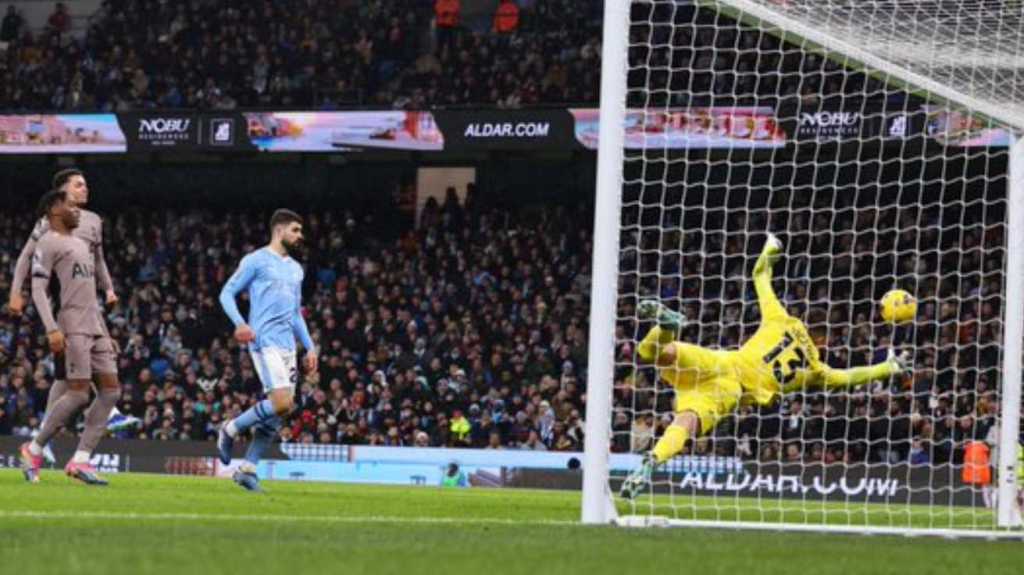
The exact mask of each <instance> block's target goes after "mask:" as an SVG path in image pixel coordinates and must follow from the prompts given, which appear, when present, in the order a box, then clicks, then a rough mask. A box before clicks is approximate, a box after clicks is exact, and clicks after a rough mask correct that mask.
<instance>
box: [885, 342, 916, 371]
mask: <svg viewBox="0 0 1024 575" xmlns="http://www.w3.org/2000/svg"><path fill="white" fill-rule="evenodd" d="M886 361H888V362H889V363H890V364H892V367H893V371H894V372H896V373H899V374H901V375H910V374H911V373H913V372H914V360H913V359H912V358H911V357H910V352H909V351H906V350H904V351H902V352H900V353H896V350H894V349H892V348H889V353H888V357H886Z"/></svg>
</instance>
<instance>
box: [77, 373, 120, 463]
mask: <svg viewBox="0 0 1024 575" xmlns="http://www.w3.org/2000/svg"><path fill="white" fill-rule="evenodd" d="M120 397H121V389H120V387H101V388H100V389H99V390H98V393H97V394H96V399H94V400H93V402H92V405H90V406H89V410H88V411H86V412H85V431H84V432H83V433H82V438H81V439H79V440H78V451H86V452H88V453H92V452H93V450H95V449H96V445H98V444H99V442H100V438H102V437H103V434H104V432H106V431H107V419H108V418H109V417H110V410H111V409H114V404H116V403H117V400H118V398H120Z"/></svg>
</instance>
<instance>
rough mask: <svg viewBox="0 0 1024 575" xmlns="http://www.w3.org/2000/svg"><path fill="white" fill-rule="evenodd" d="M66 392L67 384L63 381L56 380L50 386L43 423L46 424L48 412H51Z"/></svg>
mask: <svg viewBox="0 0 1024 575" xmlns="http://www.w3.org/2000/svg"><path fill="white" fill-rule="evenodd" d="M67 391H68V382H66V381H64V380H63V379H58V380H56V381H54V382H53V385H51V386H50V394H49V395H47V396H46V412H45V413H43V422H44V423H45V422H46V418H47V417H49V416H50V412H51V411H53V406H54V404H56V403H57V400H58V399H60V398H61V396H63V395H64V394H65V393H67Z"/></svg>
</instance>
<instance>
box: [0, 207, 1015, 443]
mask: <svg viewBox="0 0 1024 575" xmlns="http://www.w3.org/2000/svg"><path fill="white" fill-rule="evenodd" d="M778 199H779V201H782V202H783V203H785V202H786V201H788V200H786V198H785V195H783V194H780V195H779V198H778ZM897 212H898V215H897ZM765 213H767V211H766V210H752V211H751V212H750V214H749V215H748V214H747V213H744V212H735V213H732V214H731V215H730V216H729V217H728V218H725V219H723V220H722V225H721V227H720V229H718V231H711V232H706V233H700V232H696V231H694V232H690V233H687V234H685V237H684V238H682V239H681V238H680V237H679V236H675V235H674V233H673V232H667V233H663V232H655V233H649V232H645V234H646V236H647V237H633V236H629V235H628V234H627V237H626V238H625V239H624V241H623V245H624V246H625V247H626V248H627V249H626V251H624V252H623V253H624V257H623V262H624V264H623V266H624V267H623V269H624V270H625V272H626V273H624V276H623V278H624V279H623V281H624V283H623V286H622V288H623V291H622V293H623V296H624V297H623V298H622V305H621V307H620V310H619V317H620V318H621V319H620V322H619V327H618V331H617V333H616V338H617V341H618V344H617V345H618V347H617V362H618V364H619V368H618V371H617V374H616V402H615V405H616V408H617V410H616V414H615V417H614V421H613V429H614V431H615V435H614V442H613V444H614V449H615V450H616V451H619V452H624V451H629V450H634V451H642V450H643V449H644V448H646V447H647V446H648V445H649V444H650V441H651V440H652V438H653V437H657V436H658V434H660V432H661V430H662V429H663V427H664V426H665V425H666V424H667V422H668V421H669V420H670V415H668V414H670V413H671V409H670V402H671V390H670V389H669V388H667V387H666V386H664V385H655V383H654V382H653V371H652V370H651V369H649V368H641V369H639V370H637V371H634V369H633V366H634V350H633V345H634V344H635V339H634V337H635V335H636V334H637V333H639V332H638V331H637V330H638V328H639V327H642V326H638V325H637V324H636V323H635V322H634V321H632V320H631V319H630V318H632V317H635V315H634V312H633V305H634V304H635V298H634V295H635V294H637V293H642V294H653V293H657V294H659V295H660V296H661V297H662V298H663V300H664V301H666V302H669V303H670V304H672V305H679V306H681V307H682V309H684V310H685V311H686V312H687V315H688V316H689V317H690V318H692V322H691V323H690V324H689V327H687V328H686V330H685V332H684V333H683V335H682V339H684V340H685V341H691V342H699V343H702V344H705V345H711V346H717V345H722V346H735V345H738V344H740V343H741V342H742V341H743V340H744V339H745V338H746V337H749V335H750V334H751V333H752V331H753V329H756V326H757V320H758V312H757V306H756V298H755V297H754V294H753V291H752V287H751V286H750V285H747V284H748V282H745V279H744V278H745V276H744V266H747V265H750V262H752V261H753V259H752V258H753V255H752V254H755V253H756V250H757V249H759V247H760V243H759V242H760V241H761V240H760V238H761V235H760V232H753V231H754V230H763V229H766V228H765V226H767V225H768V222H767V221H766V220H765ZM836 213H837V214H847V216H846V217H840V218H837V219H836V222H835V223H832V224H831V225H832V226H834V229H835V230H836V233H835V235H834V236H833V235H829V234H811V233H810V231H811V230H812V229H819V227H820V226H821V225H828V224H827V222H823V221H820V222H819V221H816V219H819V218H821V217H824V214H819V215H817V216H815V217H814V218H812V217H810V216H808V212H806V211H800V210H796V211H795V212H794V214H795V215H794V216H793V217H792V218H791V219H790V220H789V221H788V223H785V222H784V228H783V229H785V230H787V231H788V233H787V234H786V237H787V238H788V242H789V247H788V253H790V254H791V256H790V257H789V258H787V267H786V268H785V269H786V271H785V272H782V271H781V268H780V271H779V273H778V275H779V276H781V277H780V278H779V279H780V281H779V282H778V284H777V291H779V293H780V296H781V297H782V298H783V300H784V301H785V302H787V303H788V305H790V308H791V311H792V313H794V314H801V313H802V307H803V305H804V304H805V303H806V302H810V303H811V304H813V305H827V306H828V308H829V313H830V314H831V316H830V321H831V322H833V325H834V328H833V331H832V337H831V341H830V347H829V352H828V355H827V359H828V362H829V363H830V364H831V365H832V366H833V367H852V366H857V365H863V364H865V363H869V362H871V361H878V360H879V359H880V355H879V354H883V353H884V350H885V349H886V348H887V347H889V346H890V344H891V343H892V338H893V337H896V338H897V339H898V340H899V341H901V342H905V343H906V344H908V345H909V343H910V342H915V343H916V346H915V349H916V364H917V366H918V368H917V370H916V371H915V373H914V375H913V376H912V377H907V378H904V379H901V380H898V381H892V382H878V383H876V384H874V385H872V386H871V387H870V388H869V389H857V390H851V391H850V392H848V393H840V392H833V393H830V394H823V393H814V392H808V393H803V394H792V395H787V396H786V397H785V398H784V400H783V401H782V402H781V403H780V405H777V406H774V407H772V408H760V409H757V408H753V407H749V406H745V407H741V408H740V411H739V414H738V415H737V417H734V418H729V419H727V420H726V421H725V422H723V423H722V424H721V425H720V426H719V427H718V428H717V430H716V431H715V433H714V435H713V436H712V437H709V438H703V439H701V440H699V441H697V442H696V444H695V445H694V446H693V447H692V448H693V449H694V450H695V451H696V452H697V453H717V454H721V455H733V454H736V455H740V456H743V457H747V458H754V457H757V458H760V459H762V460H766V461H774V460H779V459H782V460H785V461H824V462H829V461H837V460H841V461H847V462H851V461H863V460H869V461H882V460H885V461H897V460H909V459H913V460H914V461H917V462H923V461H929V460H930V461H936V462H941V461H945V460H949V459H950V458H952V457H955V456H956V454H957V452H958V449H957V448H959V447H961V446H962V444H963V442H964V440H966V439H970V438H984V436H985V435H986V433H987V432H988V430H989V429H990V428H991V426H992V423H993V420H994V415H995V411H996V406H997V403H998V402H997V401H996V397H995V396H996V390H997V384H998V379H997V378H998V373H999V370H998V361H999V347H998V341H999V337H998V335H999V305H1000V301H1001V300H1000V295H999V293H1000V282H1001V269H1002V268H1001V265H1002V264H1001V258H1002V252H1001V251H1000V250H983V249H982V246H983V245H1001V243H1000V242H1001V241H1002V240H1001V239H1000V234H1001V233H1002V228H1001V227H999V226H992V225H986V224H985V223H984V221H983V219H982V218H981V217H980V213H979V214H976V215H977V216H979V217H974V216H970V217H965V220H964V222H963V223H964V226H965V227H964V228H963V230H964V231H963V233H962V234H955V233H950V231H949V230H948V229H946V230H943V228H942V227H941V226H938V225H937V226H929V227H925V228H921V227H919V226H917V225H916V223H917V221H918V219H919V217H920V218H924V219H926V220H929V221H931V219H930V218H932V214H928V213H918V212H916V211H915V209H914V208H904V209H901V210H898V211H897V210H886V211H883V212H879V211H874V210H865V211H861V212H859V213H858V215H854V211H852V210H841V211H838V212H836ZM265 216H266V214H262V213H236V214H231V215H227V216H224V215H222V214H220V215H218V214H212V213H203V212H198V211H196V212H187V213H173V212H161V213H153V214H149V215H144V214H142V213H138V212H134V211H126V212H125V213H117V214H111V215H109V216H108V220H107V223H108V231H107V236H106V237H107V239H106V243H107V245H108V249H107V259H108V264H109V267H110V269H111V273H112V275H113V277H114V278H115V279H116V283H117V285H118V290H119V291H120V292H121V294H122V303H121V304H120V305H119V307H116V308H113V309H111V310H109V316H108V322H109V324H110V325H111V329H112V332H113V335H114V336H115V337H116V338H117V339H118V341H119V342H120V344H121V347H122V349H123V353H122V355H121V360H120V370H121V374H122V378H123V382H124V393H123V398H122V401H121V402H120V403H119V407H120V409H122V410H123V411H124V412H125V413H130V414H133V415H136V416H138V417H140V418H142V420H143V422H144V424H143V427H142V429H140V430H138V432H137V435H138V436H139V437H143V438H152V439H162V440H171V439H195V440H209V439H212V438H213V437H215V433H216V429H217V427H218V425H219V424H220V423H221V422H222V421H224V418H225V417H226V416H235V415H237V414H238V413H239V412H240V411H241V410H244V409H245V408H246V407H248V405H250V404H251V403H252V402H254V401H255V400H256V399H257V394H258V392H259V390H260V385H259V383H258V381H257V379H256V376H255V373H254V371H253V367H252V363H251V360H250V358H249V356H248V355H247V354H246V353H244V352H242V351H240V350H239V349H238V347H237V345H236V344H235V343H234V340H233V339H232V338H231V337H230V334H231V332H232V326H231V325H230V323H229V322H228V321H227V320H226V318H225V316H224V314H223V312H222V310H221V309H220V307H219V304H218V303H217V301H216V297H217V294H218V292H219V289H220V286H221V285H222V284H223V282H224V281H225V280H226V278H227V277H228V276H229V275H230V274H231V273H232V271H233V267H234V266H235V265H236V264H237V262H238V260H239V258H240V256H241V255H242V254H243V253H244V252H246V251H248V250H251V249H253V248H255V247H258V246H259V245H261V244H262V243H263V242H264V241H265V238H266V229H265V227H266V224H265V222H264V220H265V219H266V218H265ZM776 217H777V216H776ZM372 218H373V215H372V214H367V213H354V212H328V213H316V214H312V215H310V216H309V220H308V222H307V230H308V231H307V237H309V238H311V243H310V244H309V245H308V246H307V250H306V253H305V255H304V256H303V259H304V262H305V265H306V269H307V282H306V292H307V294H306V297H305V310H304V313H305V316H306V318H307V321H308V323H309V326H310V330H311V333H312V334H313V337H314V340H315V341H317V342H318V344H319V346H320V348H321V350H320V355H321V366H322V367H321V371H320V373H319V374H318V375H316V376H314V377H312V378H308V379H306V380H304V381H303V382H302V384H301V386H300V388H299V389H298V392H297V393H298V395H299V398H298V401H297V403H298V405H299V407H298V408H297V410H296V411H295V412H294V413H293V415H292V417H291V419H290V422H289V424H288V425H287V426H285V428H284V429H282V431H281V436H280V440H281V441H285V442H303V443H345V444H374V445H417V446H426V445H430V446H440V445H448V446H475V447H488V448H521V449H549V450H578V449H581V447H582V437H583V426H582V413H583V411H584V407H585V394H584V387H585V375H586V374H585V371H584V370H585V367H586V359H587V354H586V349H587V320H588V316H587V309H588V294H589V271H588V270H589V266H590V255H589V254H590V250H591V243H590V242H591V237H590V233H589V231H588V230H586V229H585V227H582V226H579V225H576V223H577V222H580V221H590V219H591V215H590V212H589V209H588V208H587V207H585V206H580V207H573V208H567V207H561V208H557V209H555V208H552V207H550V206H548V207H543V206H532V207H530V206H526V207H518V208H509V207H501V208H499V207H496V206H493V205H486V204H485V203H484V202H482V201H481V197H480V195H478V194H477V193H476V191H475V190H470V192H469V195H468V197H467V199H466V202H465V204H464V205H463V204H461V203H460V202H459V201H458V199H457V198H456V197H455V196H454V195H451V196H450V197H449V199H448V200H447V201H445V202H443V203H442V204H441V205H437V203H434V202H431V203H429V204H428V205H427V206H426V207H425V208H424V210H423V213H422V215H421V216H420V223H421V226H420V227H419V228H418V229H416V230H412V229H409V228H406V229H404V230H403V231H402V232H401V233H400V234H395V235H394V237H390V236H389V235H387V234H382V233H381V232H380V229H381V228H380V226H379V225H377V224H375V223H374V221H373V219H372ZM940 219H941V218H940ZM868 220H872V221H868ZM936 221H938V220H936ZM29 223H30V222H29V221H28V220H26V219H25V218H19V217H16V216H14V215H13V214H5V215H4V216H3V219H2V220H0V229H3V231H4V234H3V238H5V239H4V240H2V256H0V257H2V260H3V261H4V263H5V266H4V267H5V272H4V276H3V281H2V282H0V288H2V289H4V290H6V289H7V287H8V286H9V279H10V278H9V273H10V267H11V263H12V262H13V258H15V257H16V256H17V253H18V250H20V247H21V241H22V240H19V239H18V238H24V237H27V234H28V224H29ZM709 223H711V224H712V225H713V222H711V221H710V220H709ZM776 225H778V224H777V222H776ZM875 229H882V230H890V231H889V232H886V233H878V234H877V235H876V233H875V232H874V231H870V232H869V231H860V232H858V231H857V230H875ZM751 232H753V233H751ZM659 241H660V242H662V243H661V244H660V245H671V244H673V242H677V241H678V242H682V243H680V244H677V245H680V246H682V248H681V250H667V251H665V252H664V253H663V254H662V255H660V256H659V255H655V254H658V253H659V252H658V251H657V250H656V249H654V248H656V247H657V245H659V244H658V242H659ZM651 242H654V243H653V244H652V243H651ZM631 245H635V246H645V249H644V253H645V254H647V255H645V256H644V258H641V260H640V261H642V264H641V265H642V266H650V265H660V266H661V274H662V278H663V279H662V280H657V279H656V278H657V275H656V274H643V275H642V276H634V275H631V274H630V273H628V270H629V263H628V262H630V261H634V258H633V257H632V256H631V255H629V254H630V253H631V252H630V251H629V246H631ZM919 245H934V246H937V249H935V250H926V251H924V252H922V255H921V257H920V258H918V259H917V260H916V261H911V260H909V259H908V260H907V261H903V260H901V261H900V263H899V266H898V268H893V267H892V266H893V265H894V263H893V261H892V258H886V257H874V256H873V255H872V254H876V253H887V250H889V249H896V250H905V249H909V248H908V246H919ZM115 246H116V247H115ZM953 247H958V248H959V249H952V248H953ZM708 254H711V255H708ZM714 254H731V255H730V256H728V257H722V256H721V255H714ZM800 254H812V255H809V256H800ZM662 256H663V257H662ZM657 262H660V264H658V263H657ZM908 266H909V267H908ZM894 273H895V274H898V275H899V277H903V278H907V277H916V278H918V280H917V282H918V283H917V284H916V287H915V286H908V287H911V288H912V289H913V290H914V291H915V293H917V294H918V295H919V296H920V297H921V298H922V305H921V310H920V314H919V318H918V321H917V322H916V324H915V327H914V328H912V329H909V330H904V329H902V328H901V333H896V334H893V333H892V332H891V331H890V330H889V328H887V327H886V326H885V325H883V324H881V323H880V322H878V320H877V318H876V317H874V312H873V307H874V302H875V296H874V292H875V291H877V290H879V289H883V290H884V289H887V288H888V284H887V285H885V286H882V285H881V284H882V283H883V282H878V281H874V280H872V279H871V278H872V277H875V278H877V277H892V276H891V274H894ZM886 274H890V275H886ZM638 277H640V278H642V279H637V278H638ZM652 278H654V279H653V280H652ZM807 278H814V279H811V280H808V279H807ZM830 278H831V279H830ZM783 280H784V281H783ZM652 281H653V283H652ZM843 293H848V294H850V295H849V296H847V297H842V296H839V295H838V294H843ZM242 308H243V311H244V309H245V304H244V301H243V305H242ZM904 331H905V333H903V332H904ZM0 342H2V343H3V344H4V347H5V349H7V350H10V353H11V355H12V356H13V357H12V360H11V361H10V362H9V363H8V365H7V368H6V369H4V371H3V373H2V375H0V433H15V434H27V433H29V432H30V431H31V429H32V428H34V427H36V426H37V425H38V422H39V417H40V415H41V414H40V411H41V410H42V408H43V406H44V405H45V397H46V393H47V389H48V386H49V383H50V380H51V373H52V368H53V365H52V359H51V358H50V357H49V355H48V353H46V352H45V337H43V335H42V334H41V333H40V327H39V323H38V319H36V318H35V316H34V315H33V314H31V313H30V314H29V315H28V316H27V317H26V318H25V319H23V320H21V321H20V322H19V321H16V320H13V319H12V318H4V320H3V321H2V322H0ZM655 409H657V413H658V416H657V417H655V415H654V410H655Z"/></svg>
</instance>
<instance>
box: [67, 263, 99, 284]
mask: <svg viewBox="0 0 1024 575" xmlns="http://www.w3.org/2000/svg"><path fill="white" fill-rule="evenodd" d="M93 275H94V272H93V268H92V267H91V266H87V265H84V264H79V263H76V264H74V265H73V266H72V267H71V279H73V280H77V279H87V280H91V279H92V278H93Z"/></svg>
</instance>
